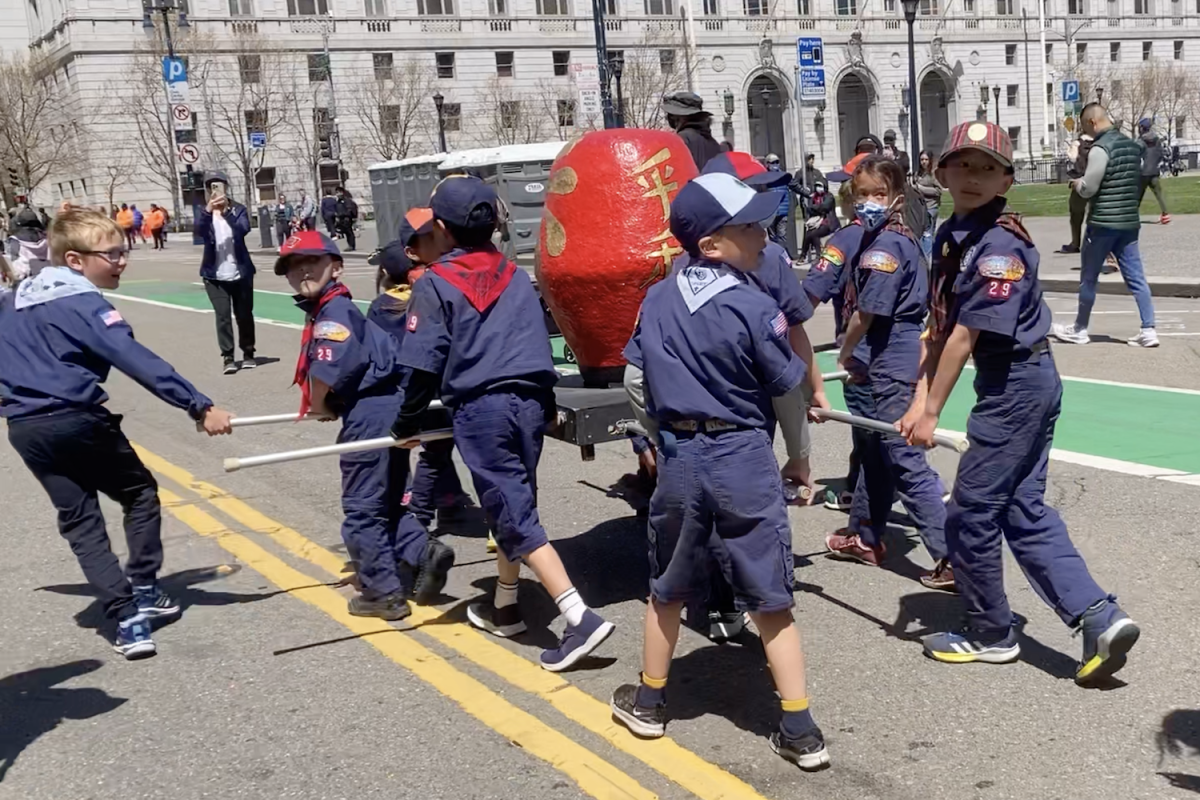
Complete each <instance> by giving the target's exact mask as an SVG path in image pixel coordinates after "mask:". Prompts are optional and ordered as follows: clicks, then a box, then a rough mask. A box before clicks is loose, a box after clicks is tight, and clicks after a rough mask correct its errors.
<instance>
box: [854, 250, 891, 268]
mask: <svg viewBox="0 0 1200 800" xmlns="http://www.w3.org/2000/svg"><path fill="white" fill-rule="evenodd" d="M859 266H860V267H862V268H863V269H873V270H875V271H876V272H895V271H896V270H897V269H899V268H900V260H899V259H898V258H896V257H895V256H894V255H892V254H891V253H889V252H888V251H887V250H871V251H869V252H867V253H865V254H864V255H863V257H862V261H860V262H859Z"/></svg>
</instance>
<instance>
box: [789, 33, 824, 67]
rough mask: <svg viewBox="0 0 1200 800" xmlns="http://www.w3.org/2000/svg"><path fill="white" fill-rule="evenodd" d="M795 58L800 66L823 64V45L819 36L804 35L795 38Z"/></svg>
mask: <svg viewBox="0 0 1200 800" xmlns="http://www.w3.org/2000/svg"><path fill="white" fill-rule="evenodd" d="M796 58H797V60H798V61H799V62H800V66H802V67H823V66H825V47H824V46H823V45H822V44H821V39H820V37H816V36H804V37H801V38H799V39H797V40H796Z"/></svg>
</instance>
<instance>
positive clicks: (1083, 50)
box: [1075, 42, 1087, 64]
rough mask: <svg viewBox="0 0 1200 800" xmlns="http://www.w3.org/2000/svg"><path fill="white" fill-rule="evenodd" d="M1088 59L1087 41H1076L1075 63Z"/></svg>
mask: <svg viewBox="0 0 1200 800" xmlns="http://www.w3.org/2000/svg"><path fill="white" fill-rule="evenodd" d="M1086 61H1087V42H1076V43H1075V63H1076V64H1083V63H1085V62H1086Z"/></svg>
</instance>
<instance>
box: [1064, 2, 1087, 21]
mask: <svg viewBox="0 0 1200 800" xmlns="http://www.w3.org/2000/svg"><path fill="white" fill-rule="evenodd" d="M1084 8H1085V6H1084V3H1083V0H1067V13H1068V14H1070V15H1071V16H1073V17H1082V16H1085V15H1086V14H1087V11H1085V10H1084Z"/></svg>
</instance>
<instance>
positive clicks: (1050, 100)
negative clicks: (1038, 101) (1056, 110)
mask: <svg viewBox="0 0 1200 800" xmlns="http://www.w3.org/2000/svg"><path fill="white" fill-rule="evenodd" d="M1046 104H1047V105H1054V84H1053V83H1047V84H1046Z"/></svg>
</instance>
